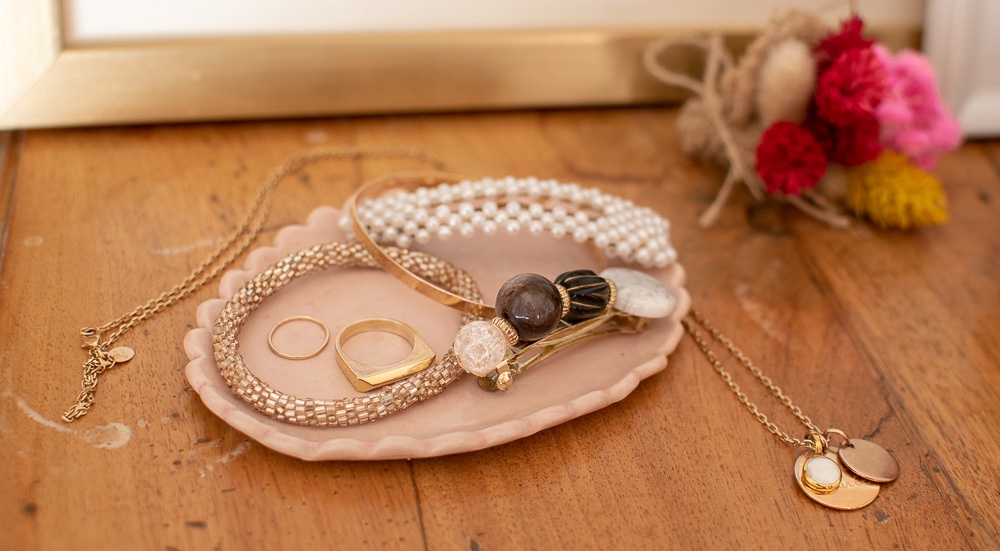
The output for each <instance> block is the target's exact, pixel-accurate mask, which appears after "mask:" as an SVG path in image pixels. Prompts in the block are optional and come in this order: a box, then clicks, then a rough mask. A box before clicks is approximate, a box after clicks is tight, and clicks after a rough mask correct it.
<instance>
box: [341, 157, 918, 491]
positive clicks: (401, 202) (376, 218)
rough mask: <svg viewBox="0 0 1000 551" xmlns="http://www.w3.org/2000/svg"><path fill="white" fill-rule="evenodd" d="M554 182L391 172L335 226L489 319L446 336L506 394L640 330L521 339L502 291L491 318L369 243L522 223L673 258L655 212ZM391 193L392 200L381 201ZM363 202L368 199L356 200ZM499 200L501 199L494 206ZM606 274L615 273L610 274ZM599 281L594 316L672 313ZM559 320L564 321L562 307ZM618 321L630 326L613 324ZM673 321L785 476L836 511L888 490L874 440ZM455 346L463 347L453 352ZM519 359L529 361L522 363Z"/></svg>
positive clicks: (641, 257)
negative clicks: (785, 422)
mask: <svg viewBox="0 0 1000 551" xmlns="http://www.w3.org/2000/svg"><path fill="white" fill-rule="evenodd" d="M564 186H565V185H564V184H557V183H553V182H551V181H539V180H537V179H531V178H527V179H512V178H505V179H500V180H492V179H485V180H481V181H478V182H469V181H460V180H459V179H458V178H454V177H449V176H447V175H441V174H432V175H424V176H420V175H401V176H392V175H390V176H385V177H382V178H379V179H376V180H374V181H372V182H370V183H369V184H366V185H365V186H363V187H362V188H360V189H359V190H358V192H356V193H355V195H354V196H352V197H351V198H350V199H349V200H348V202H347V204H346V206H345V213H344V215H345V217H347V218H345V219H344V220H342V224H341V226H342V227H343V228H344V229H350V230H352V231H353V233H354V235H355V236H356V238H357V239H358V241H359V242H360V243H361V244H362V245H364V247H365V248H366V249H367V250H368V251H369V252H371V254H372V256H373V257H374V258H375V260H376V261H377V262H378V263H379V264H380V265H382V266H383V267H384V268H385V269H386V270H387V271H388V272H389V273H391V274H392V275H394V276H396V277H397V278H399V279H400V280H401V281H403V282H405V283H406V284H407V285H409V286H410V287H412V288H413V289H416V290H417V291H419V292H421V293H423V294H424V295H426V296H428V297H430V298H433V299H435V300H437V301H438V302H441V303H442V304H445V305H448V306H451V307H453V308H456V309H458V310H461V311H463V312H475V313H477V314H479V315H482V316H484V317H487V318H489V317H491V316H496V317H494V318H493V320H492V321H490V322H473V323H470V324H468V325H466V326H465V327H463V328H462V330H461V331H460V333H459V336H458V337H457V338H456V341H455V350H456V353H457V354H458V355H459V357H460V359H462V363H463V367H464V368H465V369H466V370H467V371H469V372H471V373H474V374H476V375H478V376H479V377H480V378H479V382H480V386H482V387H483V388H485V389H487V390H506V389H508V388H510V384H511V380H512V377H513V376H514V375H516V374H518V373H521V372H523V371H524V370H525V369H527V368H528V367H530V366H531V365H533V364H534V363H537V361H539V360H540V359H542V358H544V357H546V356H547V355H549V354H551V353H553V352H555V351H556V350H559V349H561V348H562V347H565V346H569V345H572V344H575V343H576V342H579V341H580V340H583V339H585V338H590V337H592V336H597V334H598V328H604V329H607V330H609V331H621V330H629V329H632V330H641V326H640V325H632V324H629V323H626V324H624V325H622V326H619V327H611V326H609V325H608V324H606V323H604V322H606V321H609V318H606V317H605V316H607V315H608V314H607V313H605V314H598V315H597V317H593V318H591V319H589V320H586V321H582V322H581V321H577V322H576V323H563V324H561V325H560V326H559V328H557V329H555V330H551V332H549V333H545V334H544V336H542V337H541V338H539V336H538V335H529V336H528V338H525V335H524V334H522V332H521V331H519V330H516V329H513V328H512V327H511V324H510V323H509V322H510V316H509V315H507V314H504V312H503V311H502V310H503V309H502V308H501V306H500V302H501V296H502V295H503V290H501V294H500V295H498V298H497V303H498V306H497V308H496V309H495V310H494V309H493V308H491V307H489V306H487V305H485V304H482V303H473V302H470V301H465V300H463V299H461V298H460V297H456V296H453V295H452V294H450V293H447V292H443V291H442V290H441V289H439V288H437V287H436V286H434V285H433V284H429V283H428V282H425V281H422V280H421V278H420V277H419V276H416V275H414V274H412V273H410V272H408V271H407V270H406V269H405V268H403V267H400V266H398V264H397V263H396V262H394V261H393V260H392V259H387V258H385V255H384V254H383V251H382V249H381V248H380V245H379V243H383V244H389V243H393V242H395V243H396V244H398V245H408V244H410V242H411V241H414V242H417V243H424V242H426V241H427V239H428V235H430V234H431V233H432V232H439V233H440V234H441V237H449V236H451V234H452V233H453V230H454V229H457V230H458V233H459V234H461V235H471V234H472V233H474V232H475V231H482V232H483V233H486V234H489V233H491V232H494V231H499V229H500V228H503V229H504V230H506V231H507V232H509V233H516V232H517V231H519V230H520V229H524V228H525V227H526V229H528V231H529V232H530V233H532V234H535V233H539V232H542V231H548V232H550V233H552V234H553V236H555V237H562V236H564V235H572V237H573V239H574V240H575V241H577V242H581V243H583V242H586V243H588V244H589V245H591V246H593V247H594V248H595V250H597V251H598V253H600V254H604V255H607V256H611V257H615V256H617V257H619V258H621V259H623V260H625V261H634V262H638V263H639V264H641V265H643V266H645V267H652V266H658V267H662V266H663V265H665V263H669V262H672V261H673V258H674V253H673V249H672V248H671V247H670V244H669V240H668V236H667V229H668V228H669V224H668V223H667V222H666V221H665V220H662V219H658V215H656V214H655V213H652V214H650V213H646V212H643V211H641V210H640V209H637V208H636V207H635V206H634V205H632V204H631V203H629V202H626V201H623V200H621V199H618V198H613V197H608V196H602V195H601V194H599V193H594V192H592V191H589V190H588V191H585V190H580V189H578V188H574V187H572V186H565V187H564ZM390 189H394V190H395V193H394V194H390V193H388V190H390ZM366 194H370V195H372V196H374V198H373V197H365V195H366ZM380 194H381V196H380ZM501 198H502V199H504V200H506V202H505V203H502V202H501ZM543 203H544V204H543ZM553 204H555V205H556V206H552V205H553ZM564 205H565V206H564ZM567 207H568V208H567ZM574 210H575V212H573V211H574ZM602 216H603V217H602ZM466 229H468V231H466ZM611 270H621V271H619V272H615V273H614V274H611V273H608V272H609V271H611ZM564 275H565V274H564ZM592 275H593V274H592V273H590V274H588V277H590V276H592ZM600 275H601V276H606V277H605V279H607V281H609V282H611V289H613V290H615V291H617V292H618V294H619V295H620V296H618V297H614V298H611V299H610V300H607V298H608V296H607V295H604V296H605V299H604V300H605V303H604V304H606V305H607V307H606V308H607V309H606V310H604V312H614V311H616V310H619V309H620V310H623V311H625V312H628V313H630V314H631V315H632V317H633V318H634V319H642V318H655V317H657V315H656V314H660V313H662V311H663V310H662V309H663V308H668V307H670V308H672V303H670V302H669V301H666V302H663V301H658V300H656V299H657V296H658V294H659V293H662V292H663V291H662V290H661V289H658V288H657V286H656V285H653V284H650V283H649V282H646V281H644V280H643V278H644V277H645V278H649V276H647V275H646V274H643V273H641V272H636V271H634V270H627V269H622V268H611V269H609V270H605V271H603V272H601V274H600ZM518 277H522V276H518ZM562 277H563V276H560V278H562ZM649 279H653V278H649ZM512 281H513V280H512ZM654 281H655V280H654ZM510 283H511V282H508V284H510ZM556 284H557V285H556V287H555V291H553V292H552V293H549V295H551V297H553V298H550V301H554V303H558V304H562V305H564V306H565V305H566V304H568V303H570V302H572V300H571V299H570V300H567V297H566V296H565V294H564V293H563V291H565V290H566V289H565V287H566V286H565V285H561V284H560V281H559V279H557V280H556ZM505 286H506V285H505ZM623 291H624V292H623ZM554 297H558V298H554ZM612 305H614V308H612V307H611V306H612ZM668 305H669V306H668ZM561 315H563V316H565V315H566V311H565V309H564V310H563V311H562V312H561ZM609 317H610V316H609ZM623 320H629V318H628V317H625V318H621V319H619V321H623ZM692 320H693V321H692ZM682 323H683V324H684V327H685V328H686V329H687V331H688V332H689V333H690V334H691V336H692V337H693V338H694V340H695V341H696V342H697V343H698V345H699V346H700V347H701V349H702V351H703V352H704V353H705V355H706V357H708V359H709V361H710V362H711V363H712V365H713V367H714V368H715V370H716V372H718V374H719V376H720V377H722V379H723V381H724V382H725V383H726V384H727V385H728V386H729V388H730V390H731V391H732V392H733V393H734V394H735V395H736V397H737V398H738V399H739V401H740V402H741V403H742V404H743V405H744V406H745V407H746V408H747V409H748V410H749V411H750V412H751V413H752V414H753V415H754V416H755V418H756V419H757V420H758V421H759V422H760V423H761V424H763V425H764V426H765V427H766V428H767V429H768V431H770V432H771V433H772V434H774V435H775V436H776V437H778V438H779V439H780V440H781V441H783V442H785V443H788V444H791V445H793V446H796V447H803V448H805V449H806V451H805V452H804V453H803V454H802V455H801V456H800V457H799V458H798V460H797V461H796V463H795V467H794V472H795V479H796V481H797V484H798V485H799V487H800V488H801V489H802V491H803V492H805V494H806V495H807V496H808V497H809V498H810V499H813V500H814V501H816V502H818V503H821V504H823V505H825V506H828V507H832V508H835V509H858V508H861V507H864V506H866V505H868V504H869V503H871V502H872V500H874V499H875V497H876V496H877V495H878V491H879V488H880V486H879V484H884V483H888V482H891V481H893V480H894V479H895V478H896V477H897V476H898V471H899V468H898V465H897V464H896V461H895V460H894V459H893V458H892V456H891V455H890V454H889V453H888V452H887V451H886V450H885V449H883V448H882V447H880V446H878V445H877V444H874V443H872V442H868V441H866V440H862V439H857V438H849V437H848V436H847V435H846V434H845V433H844V432H843V431H840V430H838V429H828V430H826V431H821V430H820V429H819V428H818V427H817V426H816V425H815V424H814V423H813V422H812V421H811V420H810V419H809V418H808V417H807V416H806V415H805V414H803V413H802V411H801V410H800V409H799V407H798V406H795V405H794V404H793V403H792V401H791V399H790V398H789V397H788V396H787V395H786V394H784V392H783V391H782V390H781V389H780V388H779V387H778V386H777V385H775V384H774V383H773V382H772V381H771V379H770V378H769V377H767V376H766V375H764V374H763V372H761V370H760V369H759V368H758V367H756V366H755V365H754V364H753V362H751V361H750V359H749V358H748V357H747V356H746V355H745V354H744V353H743V352H742V351H740V350H739V349H738V348H737V347H736V346H735V344H734V343H733V342H732V341H731V340H730V339H728V338H727V337H725V336H724V335H722V333H721V332H719V331H718V330H717V329H715V327H713V326H712V325H711V324H710V322H708V320H706V319H705V318H704V316H702V315H701V314H699V313H698V312H697V311H694V310H692V312H691V316H690V319H684V320H682ZM694 324H698V325H700V326H702V327H703V328H705V329H706V330H708V331H709V333H710V334H711V335H712V337H713V338H714V339H715V340H717V341H719V342H720V343H722V344H723V345H725V346H726V348H727V349H728V350H729V351H730V353H731V354H732V355H733V356H734V357H735V358H737V359H738V360H740V362H741V363H742V364H743V365H744V366H745V367H746V368H747V369H748V370H749V371H750V373H752V374H753V375H754V376H755V377H756V378H757V380H758V381H759V382H760V383H761V385H763V386H764V387H765V388H767V389H768V390H769V391H770V392H771V393H772V394H773V395H774V396H775V397H776V398H777V399H778V400H779V401H780V402H781V403H782V404H783V405H784V406H785V407H787V408H788V409H789V410H790V411H791V412H792V414H793V415H795V416H796V418H798V419H799V421H800V422H802V424H803V425H804V426H805V427H806V429H807V431H808V432H807V434H806V436H805V437H804V438H802V439H798V438H794V437H792V436H790V435H788V433H786V432H783V431H781V430H780V429H779V428H778V426H777V425H776V424H774V423H773V422H771V421H769V420H768V418H767V416H766V415H765V414H764V413H762V412H761V411H760V410H759V409H758V407H757V406H756V405H755V404H754V403H752V402H751V401H750V400H749V398H748V397H747V395H746V394H745V393H744V392H743V391H742V390H741V389H740V388H739V386H738V385H737V384H736V382H735V381H734V380H733V378H732V376H731V375H730V374H729V372H727V371H726V370H725V369H724V367H723V366H722V363H721V362H720V361H719V359H718V358H717V357H716V356H715V354H714V353H713V352H712V350H711V349H710V348H709V346H708V342H707V341H706V340H705V338H704V337H703V336H702V334H701V332H700V331H698V330H697V329H696V328H695V327H694ZM543 333H544V332H543ZM466 337H467V339H466ZM535 339H537V340H535ZM464 340H469V341H471V345H467V344H466V343H464V342H462V341H464ZM525 341H527V342H525ZM465 349H468V351H466V352H463V350H465ZM521 356H524V357H526V358H529V359H528V360H527V361H522V360H521V359H520V358H521ZM466 357H467V358H466ZM463 358H465V359H463Z"/></svg>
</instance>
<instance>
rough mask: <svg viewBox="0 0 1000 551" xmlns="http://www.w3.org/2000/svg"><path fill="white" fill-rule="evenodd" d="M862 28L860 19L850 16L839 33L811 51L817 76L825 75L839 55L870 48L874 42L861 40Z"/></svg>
mask: <svg viewBox="0 0 1000 551" xmlns="http://www.w3.org/2000/svg"><path fill="white" fill-rule="evenodd" d="M864 26H865V24H864V22H863V21H861V18H860V17H858V16H857V15H852V16H851V18H850V19H848V20H847V21H843V22H841V24H840V32H839V33H836V34H830V35H829V36H827V37H826V38H824V39H823V41H822V42H820V43H819V44H818V45H817V46H816V47H815V48H814V49H813V53H814V54H816V74H817V75H822V74H823V73H825V72H826V70H827V69H828V68H830V65H831V64H833V62H834V61H836V59H837V58H838V57H840V54H842V53H844V52H846V51H848V50H854V49H858V48H869V47H871V45H872V44H873V43H874V42H875V41H874V40H865V39H864V38H861V31H863V30H864Z"/></svg>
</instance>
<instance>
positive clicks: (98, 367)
mask: <svg viewBox="0 0 1000 551" xmlns="http://www.w3.org/2000/svg"><path fill="white" fill-rule="evenodd" d="M366 157H367V158H411V159H416V160H418V161H423V162H425V163H427V164H429V165H431V166H433V167H434V168H435V169H436V170H440V171H445V172H447V171H450V167H449V165H448V163H447V162H446V161H444V160H443V159H441V158H440V157H438V156H437V155H436V154H434V153H432V152H431V151H429V150H426V149H423V148H419V147H408V146H385V147H372V148H351V147H347V148H321V149H313V150H309V151H306V152H304V153H302V154H300V155H296V156H295V157H292V158H291V159H289V160H287V161H285V162H284V163H282V164H280V165H279V166H277V167H276V168H274V170H272V171H271V173H270V174H269V175H268V176H267V178H265V179H264V181H263V182H262V183H261V185H260V188H259V189H258V190H257V193H256V195H255V196H254V198H253V201H252V202H251V204H250V208H249V209H248V210H247V213H246V215H245V216H244V217H243V220H242V221H241V222H240V224H239V225H238V226H237V227H236V229H234V230H233V231H232V233H230V234H229V236H228V237H227V238H226V240H225V241H224V242H223V243H222V244H220V245H219V246H218V247H217V248H216V249H215V251H214V252H213V253H212V254H211V255H209V256H208V258H206V259H205V260H204V261H202V263H201V264H199V265H198V267H197V268H195V269H194V270H193V271H192V272H191V273H190V274H188V276H187V277H186V278H184V280H183V281H181V282H180V283H178V284H177V285H175V286H174V287H172V288H171V289H170V290H168V291H164V292H163V293H160V295H159V296H157V297H156V298H153V299H150V300H149V301H147V302H146V303H145V304H142V305H140V306H137V307H136V308H135V309H134V310H132V311H131V312H128V313H127V314H124V315H122V316H120V317H118V318H117V319H115V320H113V321H109V322H108V323H105V324H104V325H101V326H99V327H84V328H83V329H81V330H80V335H81V336H82V337H83V345H82V347H83V348H86V349H88V350H89V353H90V357H89V358H88V359H87V361H86V362H84V364H83V382H82V383H81V386H82V389H81V391H80V395H79V396H78V397H77V400H76V403H75V404H74V405H73V406H72V407H70V408H69V409H68V410H67V411H66V412H65V413H64V414H63V416H62V419H63V421H65V422H67V423H71V422H73V421H74V420H76V419H79V418H80V417H83V416H84V415H86V414H87V412H88V411H90V408H91V407H93V405H94V400H95V396H96V395H95V392H96V390H97V378H98V376H99V375H100V374H101V373H103V372H104V371H106V370H108V369H110V368H112V367H114V366H115V365H116V364H119V363H124V362H127V361H128V360H130V359H131V358H132V356H133V355H134V352H133V351H132V350H131V349H129V348H126V347H119V348H114V349H111V348H110V347H111V345H112V344H113V343H114V342H115V341H117V340H118V339H119V338H121V337H122V335H124V334H125V333H128V332H129V331H130V330H131V329H133V328H135V327H136V326H137V325H139V324H140V323H142V322H144V321H146V320H148V319H149V318H151V317H153V316H155V315H156V314H158V313H160V312H162V311H163V310H166V309H167V308H169V307H171V306H173V305H174V304H176V303H178V302H180V301H181V300H183V299H184V298H186V297H187V296H189V295H191V294H192V293H194V292H195V291H197V290H198V289H201V288H202V287H203V286H204V285H205V284H206V283H208V282H209V281H212V280H213V279H215V278H216V276H218V275H219V274H220V273H222V271H223V270H225V269H226V268H227V267H228V266H229V265H230V264H232V263H233V261H234V260H236V258H237V257H239V256H240V255H241V254H242V253H243V252H244V251H246V250H247V248H248V247H249V246H250V245H251V244H252V243H253V242H254V240H255V239H256V238H257V235H259V234H260V231H261V229H262V228H263V227H264V222H265V221H266V220H267V215H268V213H269V212H270V210H271V204H272V202H273V198H274V195H273V192H274V188H275V186H277V185H278V183H279V182H281V180H283V179H284V178H285V177H286V176H288V175H289V174H291V173H293V172H296V171H298V170H300V169H301V168H303V167H305V166H306V165H308V164H311V163H314V162H317V161H325V160H333V159H362V158H366Z"/></svg>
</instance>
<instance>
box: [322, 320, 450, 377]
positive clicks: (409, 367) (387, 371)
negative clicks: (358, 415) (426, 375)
mask: <svg viewBox="0 0 1000 551" xmlns="http://www.w3.org/2000/svg"><path fill="white" fill-rule="evenodd" d="M368 331H385V332H387V333H392V334H393V335H398V336H400V337H403V338H404V339H406V342H408V343H410V353H409V354H407V355H406V357H405V358H403V359H401V360H398V361H395V362H392V363H389V364H383V365H373V364H369V363H366V362H362V361H360V360H356V359H354V358H352V357H350V356H348V355H347V352H345V351H344V343H345V342H347V341H348V340H349V339H350V338H351V337H353V336H355V335H358V334H359V333H366V332H368ZM333 345H334V347H335V348H336V350H337V363H338V364H340V369H341V370H342V371H343V372H344V375H346V376H347V379H348V380H350V381H351V384H352V385H354V388H356V389H358V390H359V391H361V392H367V391H369V390H372V389H375V388H379V387H382V386H385V385H387V384H390V383H394V382H396V381H398V380H400V379H403V378H405V377H408V376H410V375H413V374H414V373H418V372H420V371H423V370H424V369H427V368H428V367H430V365H431V363H432V362H433V361H434V357H435V354H434V349H433V348H431V346H430V345H429V344H428V343H427V341H426V340H424V338H423V337H422V336H420V333H417V331H416V330H415V329H414V328H412V327H410V326H409V325H407V324H405V323H403V322H401V321H399V320H394V319H390V318H368V319H363V320H358V321H356V322H354V323H350V324H348V325H345V326H344V328H343V329H341V330H340V332H338V333H337V338H336V339H335V340H334V343H333Z"/></svg>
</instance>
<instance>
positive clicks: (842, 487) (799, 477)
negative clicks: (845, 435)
mask: <svg viewBox="0 0 1000 551" xmlns="http://www.w3.org/2000/svg"><path fill="white" fill-rule="evenodd" d="M821 458H822V459H825V460H829V461H830V463H832V464H833V465H831V464H830V463H826V462H825V461H824V462H822V463H817V467H819V468H818V469H814V470H813V472H812V473H809V472H807V470H806V463H807V462H812V461H816V460H818V459H821ZM832 466H836V468H837V469H840V471H841V473H840V481H839V482H838V483H837V484H836V487H835V489H833V490H828V489H827V490H823V489H820V490H817V489H814V487H813V486H814V485H815V484H816V480H815V478H814V477H815V476H819V477H820V478H823V479H825V478H826V477H827V476H829V475H830V474H831V473H830V472H825V471H827V470H829V471H831V472H832V469H831V468H830V467H832ZM794 473H795V482H797V483H798V485H799V488H800V489H801V490H802V492H803V493H804V494H806V496H808V497H809V499H811V500H813V501H815V502H816V503H819V504H820V505H825V506H827V507H829V508H831V509H840V510H841V511H853V510H855V509H861V508H862V507H865V506H867V505H869V504H870V503H871V502H873V501H875V498H876V497H878V491H879V486H878V485H877V484H872V483H871V482H868V481H867V480H864V479H861V478H858V477H856V476H854V475H853V474H851V472H850V471H847V470H845V469H843V468H841V466H840V461H839V457H838V456H837V450H835V449H832V448H831V449H828V450H826V452H825V453H823V454H822V455H817V454H816V453H814V452H812V451H807V452H805V453H803V454H802V455H800V456H799V458H798V459H796V460H795V470H794ZM825 486H826V487H827V488H828V487H829V486H830V485H825Z"/></svg>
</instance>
